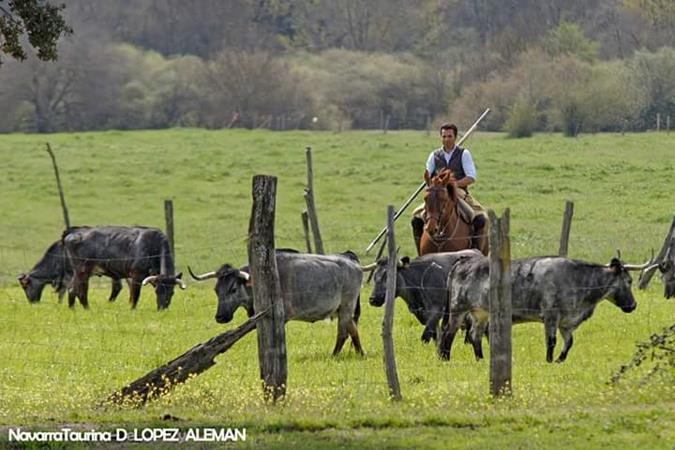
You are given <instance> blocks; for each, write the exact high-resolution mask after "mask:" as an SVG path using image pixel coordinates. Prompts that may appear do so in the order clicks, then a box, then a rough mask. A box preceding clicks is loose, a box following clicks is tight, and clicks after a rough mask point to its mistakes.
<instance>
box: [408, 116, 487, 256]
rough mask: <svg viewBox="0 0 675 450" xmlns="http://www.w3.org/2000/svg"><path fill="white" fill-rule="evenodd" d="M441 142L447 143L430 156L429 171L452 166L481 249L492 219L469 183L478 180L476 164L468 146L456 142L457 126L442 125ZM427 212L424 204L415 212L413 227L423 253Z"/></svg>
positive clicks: (434, 172)
mask: <svg viewBox="0 0 675 450" xmlns="http://www.w3.org/2000/svg"><path fill="white" fill-rule="evenodd" d="M440 135H441V142H442V143H443V145H442V146H441V147H440V148H438V149H436V150H434V151H432V152H431V154H429V158H428V159H427V165H426V170H427V172H428V173H429V175H430V176H431V177H434V176H436V175H438V174H439V173H440V172H441V171H442V170H444V169H449V170H450V171H451V172H452V176H453V178H454V180H453V181H454V183H455V185H456V186H457V187H458V189H457V192H458V194H459V208H460V211H461V215H462V218H463V219H464V220H465V221H466V222H467V223H468V224H470V225H471V226H472V239H471V244H472V245H471V246H472V247H473V248H478V240H479V238H480V236H481V235H482V234H483V233H484V232H485V229H486V228H485V226H486V224H487V222H488V220H487V213H486V212H485V209H484V208H483V206H481V204H480V203H478V201H476V199H474V198H473V197H472V196H471V195H470V194H469V190H468V186H469V185H470V184H473V183H474V182H475V181H476V167H475V165H474V163H473V158H471V153H470V152H469V150H468V149H466V148H462V147H459V146H458V145H456V144H455V140H456V139H457V126H456V125H454V124H451V123H444V124H443V125H441V128H440ZM424 223H425V211H424V205H421V206H420V207H418V208H417V209H416V210H415V211H414V212H413V218H412V229H413V237H414V239H415V246H416V247H417V253H418V254H419V253H420V240H421V239H422V234H423V233H424Z"/></svg>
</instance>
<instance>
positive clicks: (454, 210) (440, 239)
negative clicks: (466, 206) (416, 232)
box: [427, 186, 462, 248]
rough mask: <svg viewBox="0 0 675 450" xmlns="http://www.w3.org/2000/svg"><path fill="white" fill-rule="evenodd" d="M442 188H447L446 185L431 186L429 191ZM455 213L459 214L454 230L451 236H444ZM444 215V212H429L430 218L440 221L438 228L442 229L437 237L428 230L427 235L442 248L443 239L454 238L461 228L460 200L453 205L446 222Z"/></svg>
mask: <svg viewBox="0 0 675 450" xmlns="http://www.w3.org/2000/svg"><path fill="white" fill-rule="evenodd" d="M440 189H446V187H444V186H443V187H441V186H431V187H429V188H428V190H429V191H438V190H440ZM443 212H445V209H443ZM453 215H454V216H457V219H456V220H455V227H454V229H453V230H452V233H450V236H449V237H444V236H445V229H446V228H447V227H448V225H450V220H451V219H452V217H453ZM442 216H443V214H435V215H431V214H428V217H429V218H431V219H434V220H436V222H438V229H439V230H440V232H439V233H438V235H437V236H436V237H434V236H432V235H431V234H430V233H429V232H427V235H428V236H429V240H430V241H431V242H432V243H433V244H434V245H435V246H436V247H438V248H440V247H441V245H443V241H447V240H453V239H454V236H455V234H456V233H457V230H458V229H459V223H460V221H461V220H462V218H461V216H460V215H459V210H458V202H455V203H454V205H453V207H452V210H451V211H450V214H448V215H447V220H446V221H445V222H443V221H442V219H443V217H442ZM437 238H438V240H437Z"/></svg>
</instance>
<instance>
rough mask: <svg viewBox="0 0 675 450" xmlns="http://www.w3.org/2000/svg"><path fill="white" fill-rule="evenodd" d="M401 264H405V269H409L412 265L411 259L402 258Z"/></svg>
mask: <svg viewBox="0 0 675 450" xmlns="http://www.w3.org/2000/svg"><path fill="white" fill-rule="evenodd" d="M401 264H403V267H408V266H409V265H410V257H408V256H404V257H403V258H401Z"/></svg>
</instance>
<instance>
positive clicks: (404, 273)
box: [363, 249, 480, 342]
mask: <svg viewBox="0 0 675 450" xmlns="http://www.w3.org/2000/svg"><path fill="white" fill-rule="evenodd" d="M475 255H480V252H479V251H478V250H475V249H474V250H462V251H459V252H448V253H430V254H427V255H424V256H420V257H418V258H416V259H413V260H412V261H411V260H410V258H408V257H404V258H402V259H401V260H400V261H399V262H398V264H397V270H396V296H397V297H401V298H402V299H403V300H404V301H405V302H406V304H407V305H408V310H409V311H410V312H411V313H412V314H413V315H414V316H415V317H417V320H419V322H420V323H421V324H422V325H424V332H423V333H422V341H423V342H429V341H430V340H431V339H436V329H437V327H438V321H439V320H440V319H441V317H443V314H444V311H445V310H446V306H447V303H448V291H447V287H446V282H447V278H448V273H449V272H450V269H451V268H452V267H453V266H454V265H455V264H456V263H458V262H459V261H460V260H461V259H462V258H465V257H468V256H475ZM363 269H364V270H375V274H374V277H373V279H374V280H375V284H374V286H373V292H372V294H371V295H370V304H371V305H373V306H382V304H384V298H385V294H386V290H387V259H386V258H385V259H380V260H379V261H378V262H377V263H376V264H371V265H370V266H367V267H364V268H363Z"/></svg>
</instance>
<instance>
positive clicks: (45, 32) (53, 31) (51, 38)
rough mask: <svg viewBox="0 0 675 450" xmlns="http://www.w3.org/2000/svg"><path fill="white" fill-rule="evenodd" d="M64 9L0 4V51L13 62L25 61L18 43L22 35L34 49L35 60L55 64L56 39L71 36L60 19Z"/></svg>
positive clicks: (25, 2)
mask: <svg viewBox="0 0 675 450" xmlns="http://www.w3.org/2000/svg"><path fill="white" fill-rule="evenodd" d="M3 3H4V2H3ZM64 9H65V6H63V5H61V6H55V5H52V4H51V3H49V2H41V1H38V0H11V1H9V2H8V3H7V5H6V6H5V5H4V4H0V51H1V52H2V53H5V54H7V55H9V56H11V57H13V58H17V59H20V60H24V59H26V51H25V50H24V48H23V45H22V43H21V41H20V38H21V36H23V35H24V34H25V35H27V36H28V42H29V43H30V45H31V46H32V47H33V48H35V49H37V57H38V58H39V59H41V60H46V61H53V60H55V59H56V58H57V49H56V45H57V43H58V40H59V38H60V37H61V36H62V35H67V34H70V33H72V32H73V30H72V29H71V28H70V27H69V26H68V25H67V24H66V21H65V20H64V19H63V16H62V14H63V13H62V11H63V10H64ZM0 64H2V59H1V58H0Z"/></svg>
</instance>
